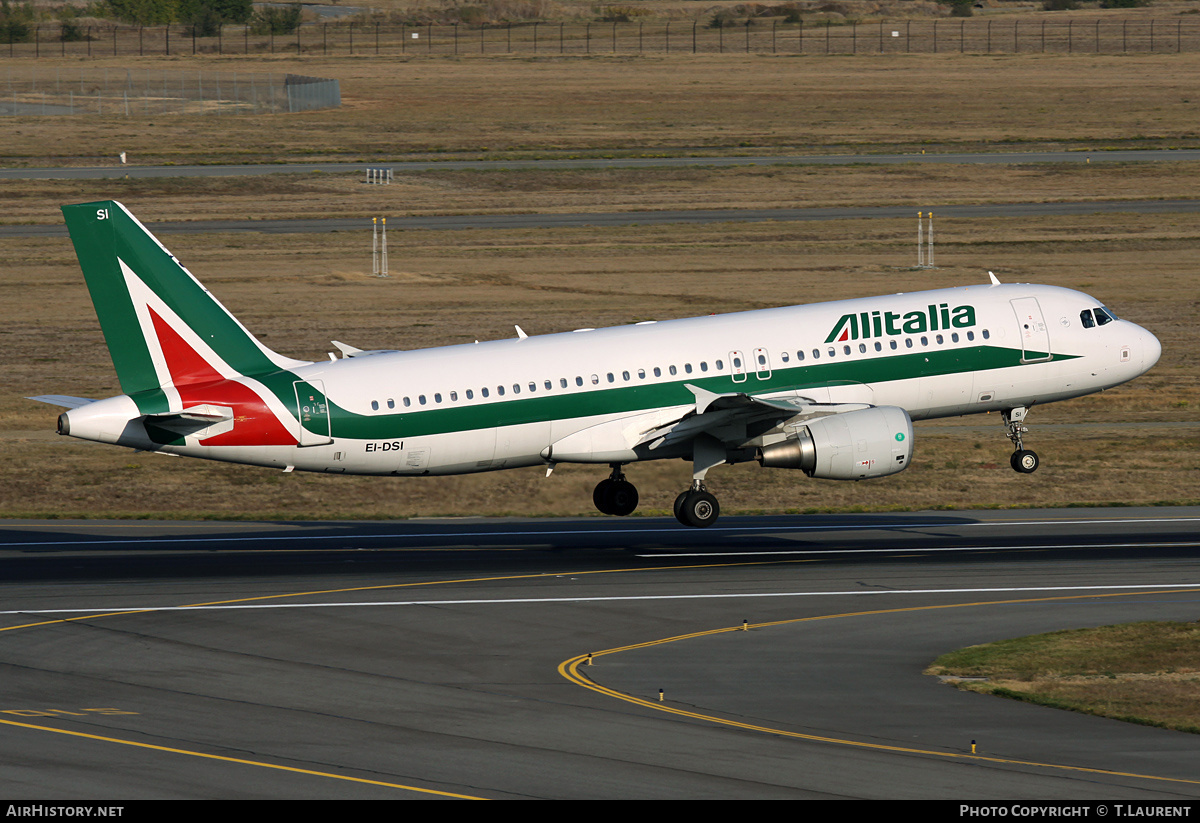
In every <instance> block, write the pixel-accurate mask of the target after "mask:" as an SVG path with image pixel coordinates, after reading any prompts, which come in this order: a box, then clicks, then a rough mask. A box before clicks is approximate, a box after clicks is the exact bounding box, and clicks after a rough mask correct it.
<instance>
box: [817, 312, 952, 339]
mask: <svg viewBox="0 0 1200 823" xmlns="http://www.w3.org/2000/svg"><path fill="white" fill-rule="evenodd" d="M974 325H975V307H974V306H955V307H954V308H950V304H949V303H939V304H936V305H935V304H933V303H930V304H929V305H928V306H926V307H925V310H924V311H910V312H906V313H904V314H900V313H899V312H894V311H863V312H858V313H856V314H843V315H842V316H841V319H839V320H838V321H837V323H836V324H834V327H833V330H832V331H831V332H829V336H828V337H826V338H825V342H826V343H834V342H837V343H841V342H844V341H847V340H861V339H864V338H871V337H889V336H891V335H896V334H921V333H922V332H927V331H939V330H942V329H966V328H970V327H971V326H974Z"/></svg>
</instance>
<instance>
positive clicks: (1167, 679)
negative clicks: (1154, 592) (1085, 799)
mask: <svg viewBox="0 0 1200 823" xmlns="http://www.w3.org/2000/svg"><path fill="white" fill-rule="evenodd" d="M1197 652H1200V625H1198V624H1196V623H1167V622H1157V623H1151V622H1147V623H1129V624H1125V625H1121V626H1100V627H1098V628H1094V629H1070V630H1066V631H1058V632H1051V633H1049V634H1039V635H1032V636H1030V637H1019V638H1015V639H1012V640H1000V641H997V642H995V643H988V644H985V645H982V646H971V647H968V648H965V649H959V650H958V651H954V652H950V653H949V654H944V655H942V656H941V657H939V658H938V659H937V660H935V661H934V662H933V663H932V664H931V665H930V666H929V668H927V669H926V670H925V673H926V674H933V675H938V676H941V677H945V678H946V679H948V680H949V681H950V682H952V683H953V684H954V685H956V686H958V687H959V688H962V689H967V690H969V691H976V692H981V693H983V694H994V695H998V696H1002V697H1011V698H1015V699H1017V700H1025V701H1028V702H1031V703H1038V704H1041V705H1046V706H1053V707H1055V708H1060V709H1069V710H1071V711H1077V712H1084V713H1086V714H1095V715H1100V716H1102V717H1112V718H1116V719H1118V720H1126V721H1130V722H1134V723H1142V724H1144V725H1150V726H1162V727H1165V728H1169V729H1177V730H1180V731H1188V732H1192V733H1193V734H1197V733H1200V691H1198V690H1197V688H1196V686H1197V684H1198V683H1200V671H1198V670H1197V667H1196V659H1197V657H1196V656H1197ZM960 678H969V679H960Z"/></svg>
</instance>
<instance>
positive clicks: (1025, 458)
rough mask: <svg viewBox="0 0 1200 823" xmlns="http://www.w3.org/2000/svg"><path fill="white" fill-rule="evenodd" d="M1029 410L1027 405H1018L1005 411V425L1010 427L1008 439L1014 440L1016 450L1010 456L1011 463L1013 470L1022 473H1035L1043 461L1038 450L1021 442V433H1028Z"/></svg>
mask: <svg viewBox="0 0 1200 823" xmlns="http://www.w3.org/2000/svg"><path fill="white" fill-rule="evenodd" d="M1028 412H1029V409H1027V408H1026V407H1025V406H1018V407H1017V408H1015V409H1009V410H1008V411H1006V412H1004V427H1005V428H1006V429H1008V439H1009V440H1011V441H1012V443H1013V446H1014V447H1015V451H1013V453H1012V457H1011V458H1009V461H1008V462H1009V464H1010V465H1011V466H1012V467H1013V471H1015V472H1020V473H1021V474H1033V473H1034V472H1035V471H1037V468H1038V466H1039V465H1041V461H1040V460H1038V456H1037V452H1034V451H1030V450H1029V449H1026V448H1025V445H1024V444H1023V443H1022V442H1021V435H1023V434H1027V433H1028V432H1029V428H1028V427H1027V426H1025V425H1024V424H1025V415H1026V414H1027V413H1028Z"/></svg>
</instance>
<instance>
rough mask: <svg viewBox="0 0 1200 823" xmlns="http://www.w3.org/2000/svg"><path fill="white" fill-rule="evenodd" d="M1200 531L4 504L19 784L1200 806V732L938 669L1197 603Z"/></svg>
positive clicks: (952, 521)
mask: <svg viewBox="0 0 1200 823" xmlns="http://www.w3.org/2000/svg"><path fill="white" fill-rule="evenodd" d="M1198 527H1200V509H1195V508H1188V509H1171V508H1163V509H1104V510H1087V509H1069V510H1055V511H1006V512H992V511H986V512H922V513H906V514H862V515H837V516H807V517H800V516H796V517H759V518H736V517H732V518H725V519H723V520H722V521H721V522H720V523H719V524H718V525H717V526H716V527H714V528H712V529H708V530H701V531H696V530H687V529H683V528H681V527H679V526H677V525H676V524H674V522H673V521H667V520H659V519H653V518H625V519H610V518H587V519H576V520H508V519H504V520H482V519H479V520H476V519H468V520H427V521H406V522H391V523H379V522H374V523H358V522H355V523H345V522H332V523H323V522H308V523H183V522H178V523H172V522H164V523H144V522H112V521H108V522H102V521H98V522H53V521H49V522H47V521H41V522H33V521H8V522H4V523H0V580H2V581H3V582H2V583H0V591H2V592H3V595H4V596H3V599H2V602H3V604H4V607H3V609H2V610H0V611H3V614H0V667H2V672H3V682H4V684H5V686H4V690H3V694H4V702H5V704H6V705H3V706H0V734H2V735H3V736H4V739H5V744H4V745H3V746H2V747H0V792H2V793H3V794H4V795H6V796H8V797H12V798H15V797H37V798H40V799H43V800H45V799H72V798H73V799H135V798H142V797H162V798H192V797H195V798H203V797H217V798H278V797H287V798H293V797H295V798H299V797H313V798H334V797H346V798H353V797H387V798H404V797H414V798H415V797H442V796H452V797H453V796H471V797H489V798H520V797H538V798H560V797H561V798H593V797H594V798H635V797H636V798H640V797H654V798H674V797H687V798H699V797H712V798H717V797H720V798H758V797H763V798H766V797H796V798H798V797H865V798H949V799H963V798H972V799H985V798H992V799H1010V798H1021V799H1121V798H1128V799H1137V798H1158V799H1180V798H1192V799H1195V798H1200V778H1198V777H1197V775H1200V750H1198V749H1197V747H1196V746H1195V738H1194V736H1192V735H1186V734H1182V733H1177V732H1169V731H1164V730H1161V729H1153V728H1147V727H1141V726H1133V725H1129V724H1123V723H1119V722H1117V721H1110V720H1102V719H1097V718H1090V717H1085V716H1082V715H1075V714H1069V713H1062V712H1057V711H1054V710H1051V709H1044V708H1039V707H1034V706H1027V705H1023V704H1020V703H1015V702H1009V701H1004V700H999V699H995V698H987V697H982V696H978V695H973V694H968V693H963V692H958V691H956V690H954V689H951V688H950V687H948V686H945V685H943V684H940V683H938V682H937V681H936V680H934V679H932V678H930V677H928V676H926V675H923V674H922V673H921V672H922V669H923V668H924V667H925V665H927V664H928V662H929V661H930V660H932V659H933V657H935V656H936V655H938V654H940V653H941V652H943V651H946V650H950V649H954V648H958V647H961V646H964V645H968V644H972V643H979V642H985V641H988V640H994V639H999V638H1003V637H1011V636H1017V635H1022V634H1028V633H1031V632H1039V631H1049V630H1052V629H1059V628H1069V627H1076V626H1090V625H1100V624H1108V623H1117V622H1125V621H1129V620H1142V619H1176V620H1194V619H1195V615H1196V609H1197V603H1198V601H1200V560H1198V547H1200V528H1198ZM743 621H745V624H743ZM743 625H745V627H746V630H742V627H743ZM589 653H592V654H593V655H594V657H593V661H592V665H591V666H588V665H586V657H587V655H588V654H589ZM660 689H661V690H662V700H661V702H660V700H659V690H660ZM972 741H975V743H976V751H975V753H974V754H972V752H971V742H972Z"/></svg>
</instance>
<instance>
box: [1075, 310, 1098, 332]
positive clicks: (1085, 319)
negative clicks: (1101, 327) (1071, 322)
mask: <svg viewBox="0 0 1200 823" xmlns="http://www.w3.org/2000/svg"><path fill="white" fill-rule="evenodd" d="M1079 320H1080V322H1081V323H1083V327H1084V328H1085V329H1091V328H1095V326H1096V320H1095V318H1094V317H1092V310H1091V309H1084V310H1083V311H1081V312H1080V313H1079Z"/></svg>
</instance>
